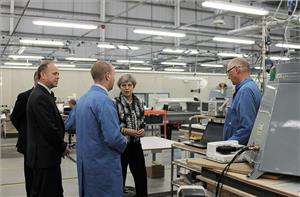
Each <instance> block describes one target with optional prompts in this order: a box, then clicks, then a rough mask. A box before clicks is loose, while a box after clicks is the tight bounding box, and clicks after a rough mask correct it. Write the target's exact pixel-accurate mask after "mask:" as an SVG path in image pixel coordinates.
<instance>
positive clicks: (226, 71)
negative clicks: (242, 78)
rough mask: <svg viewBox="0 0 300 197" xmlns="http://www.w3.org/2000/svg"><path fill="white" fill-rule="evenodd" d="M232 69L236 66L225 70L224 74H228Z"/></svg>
mask: <svg viewBox="0 0 300 197" xmlns="http://www.w3.org/2000/svg"><path fill="white" fill-rule="evenodd" d="M234 68H236V66H233V67H232V68H230V69H229V70H227V71H226V73H227V74H228V73H229V72H230V71H231V70H232V69H234Z"/></svg>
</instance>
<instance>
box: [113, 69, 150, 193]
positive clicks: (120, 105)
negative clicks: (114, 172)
mask: <svg viewBox="0 0 300 197" xmlns="http://www.w3.org/2000/svg"><path fill="white" fill-rule="evenodd" d="M135 85H136V80H135V79H134V78H133V77H132V75H130V74H125V75H122V76H121V77H120V79H119V80H118V86H119V88H120V90H121V93H120V96H119V97H116V98H115V100H116V105H117V110H118V113H119V118H120V124H121V125H120V128H121V132H122V133H123V135H125V136H127V140H128V143H127V148H126V150H125V152H124V153H123V154H122V156H121V161H122V169H123V180H124V182H123V185H124V187H125V182H126V174H127V166H128V164H129V169H130V171H131V173H132V175H133V178H134V183H135V188H136V196H137V197H144V196H147V173H146V167H145V159H144V153H143V150H142V145H141V142H140V138H141V137H144V134H145V131H144V127H145V124H144V119H145V116H144V105H143V102H142V101H141V100H140V99H139V98H138V97H136V96H135V95H134V94H133V90H134V88H135Z"/></svg>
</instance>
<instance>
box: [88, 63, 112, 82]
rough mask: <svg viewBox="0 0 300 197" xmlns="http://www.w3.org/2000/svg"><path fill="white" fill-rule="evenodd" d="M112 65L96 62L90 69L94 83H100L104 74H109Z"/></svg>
mask: <svg viewBox="0 0 300 197" xmlns="http://www.w3.org/2000/svg"><path fill="white" fill-rule="evenodd" d="M111 67H112V64H111V63H108V62H104V61H97V62H96V63H95V64H94V65H93V66H92V68H91V75H92V77H93V79H94V81H102V80H103V79H104V76H105V74H106V73H108V72H111V70H112V69H111Z"/></svg>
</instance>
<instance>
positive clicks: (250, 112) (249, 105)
mask: <svg viewBox="0 0 300 197" xmlns="http://www.w3.org/2000/svg"><path fill="white" fill-rule="evenodd" d="M260 100H261V93H260V91H259V89H258V87H257V85H256V83H255V82H254V81H253V79H252V78H250V77H249V78H247V79H245V80H244V81H242V82H241V83H240V84H238V85H236V87H235V96H234V98H233V100H232V104H231V106H230V108H229V109H228V112H227V114H226V117H225V124H224V140H238V141H239V143H240V144H244V145H247V143H248V140H249V137H250V134H251V131H252V127H253V125H254V122H255V118H256V115H257V112H258V109H259V105H260Z"/></svg>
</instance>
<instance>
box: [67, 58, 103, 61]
mask: <svg viewBox="0 0 300 197" xmlns="http://www.w3.org/2000/svg"><path fill="white" fill-rule="evenodd" d="M65 60H69V61H87V62H95V61H97V60H98V59H96V58H85V57H66V58H65Z"/></svg>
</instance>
